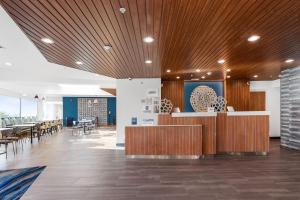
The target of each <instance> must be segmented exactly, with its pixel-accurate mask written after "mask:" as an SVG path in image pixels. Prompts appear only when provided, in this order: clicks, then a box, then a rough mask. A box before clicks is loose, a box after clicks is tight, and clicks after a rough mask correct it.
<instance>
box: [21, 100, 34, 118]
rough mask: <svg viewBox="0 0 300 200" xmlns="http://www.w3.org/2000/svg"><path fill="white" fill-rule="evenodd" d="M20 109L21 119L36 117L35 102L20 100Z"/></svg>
mask: <svg viewBox="0 0 300 200" xmlns="http://www.w3.org/2000/svg"><path fill="white" fill-rule="evenodd" d="M21 108H22V110H21V116H22V117H32V116H36V115H37V102H36V101H35V100H30V99H22V103H21Z"/></svg>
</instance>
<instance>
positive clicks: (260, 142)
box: [125, 111, 270, 156]
mask: <svg viewBox="0 0 300 200" xmlns="http://www.w3.org/2000/svg"><path fill="white" fill-rule="evenodd" d="M269 115H270V113H269V112H266V111H262V112H260V111H255V112H227V113H208V112H201V113H199V112H198V113H173V114H172V115H169V114H160V115H159V116H158V125H157V126H128V127H126V129H125V151H126V155H128V156H130V155H131V156H136V155H139V156H142V155H148V156H149V155H152V156H155V155H160V156H187V155H190V156H201V155H214V154H218V153H246V152H252V153H261V154H266V153H267V152H269ZM200 148H201V151H200Z"/></svg>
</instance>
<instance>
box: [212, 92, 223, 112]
mask: <svg viewBox="0 0 300 200" xmlns="http://www.w3.org/2000/svg"><path fill="white" fill-rule="evenodd" d="M226 105H227V101H226V99H225V98H224V97H222V96H218V97H216V98H215V100H214V102H213V104H212V107H213V108H214V111H215V112H223V111H225V108H226Z"/></svg>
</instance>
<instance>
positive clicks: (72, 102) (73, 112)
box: [63, 97, 117, 126]
mask: <svg viewBox="0 0 300 200" xmlns="http://www.w3.org/2000/svg"><path fill="white" fill-rule="evenodd" d="M80 98H85V97H80ZM87 98H90V97H87ZM107 113H108V115H107V122H108V124H109V125H115V124H116V117H117V114H116V113H117V112H116V97H107ZM109 113H110V114H109ZM69 117H71V118H73V120H74V121H77V120H78V119H77V118H78V97H63V123H64V126H67V118H69Z"/></svg>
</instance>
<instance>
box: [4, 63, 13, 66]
mask: <svg viewBox="0 0 300 200" xmlns="http://www.w3.org/2000/svg"><path fill="white" fill-rule="evenodd" d="M4 65H6V66H12V63H10V62H6V63H4Z"/></svg>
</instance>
